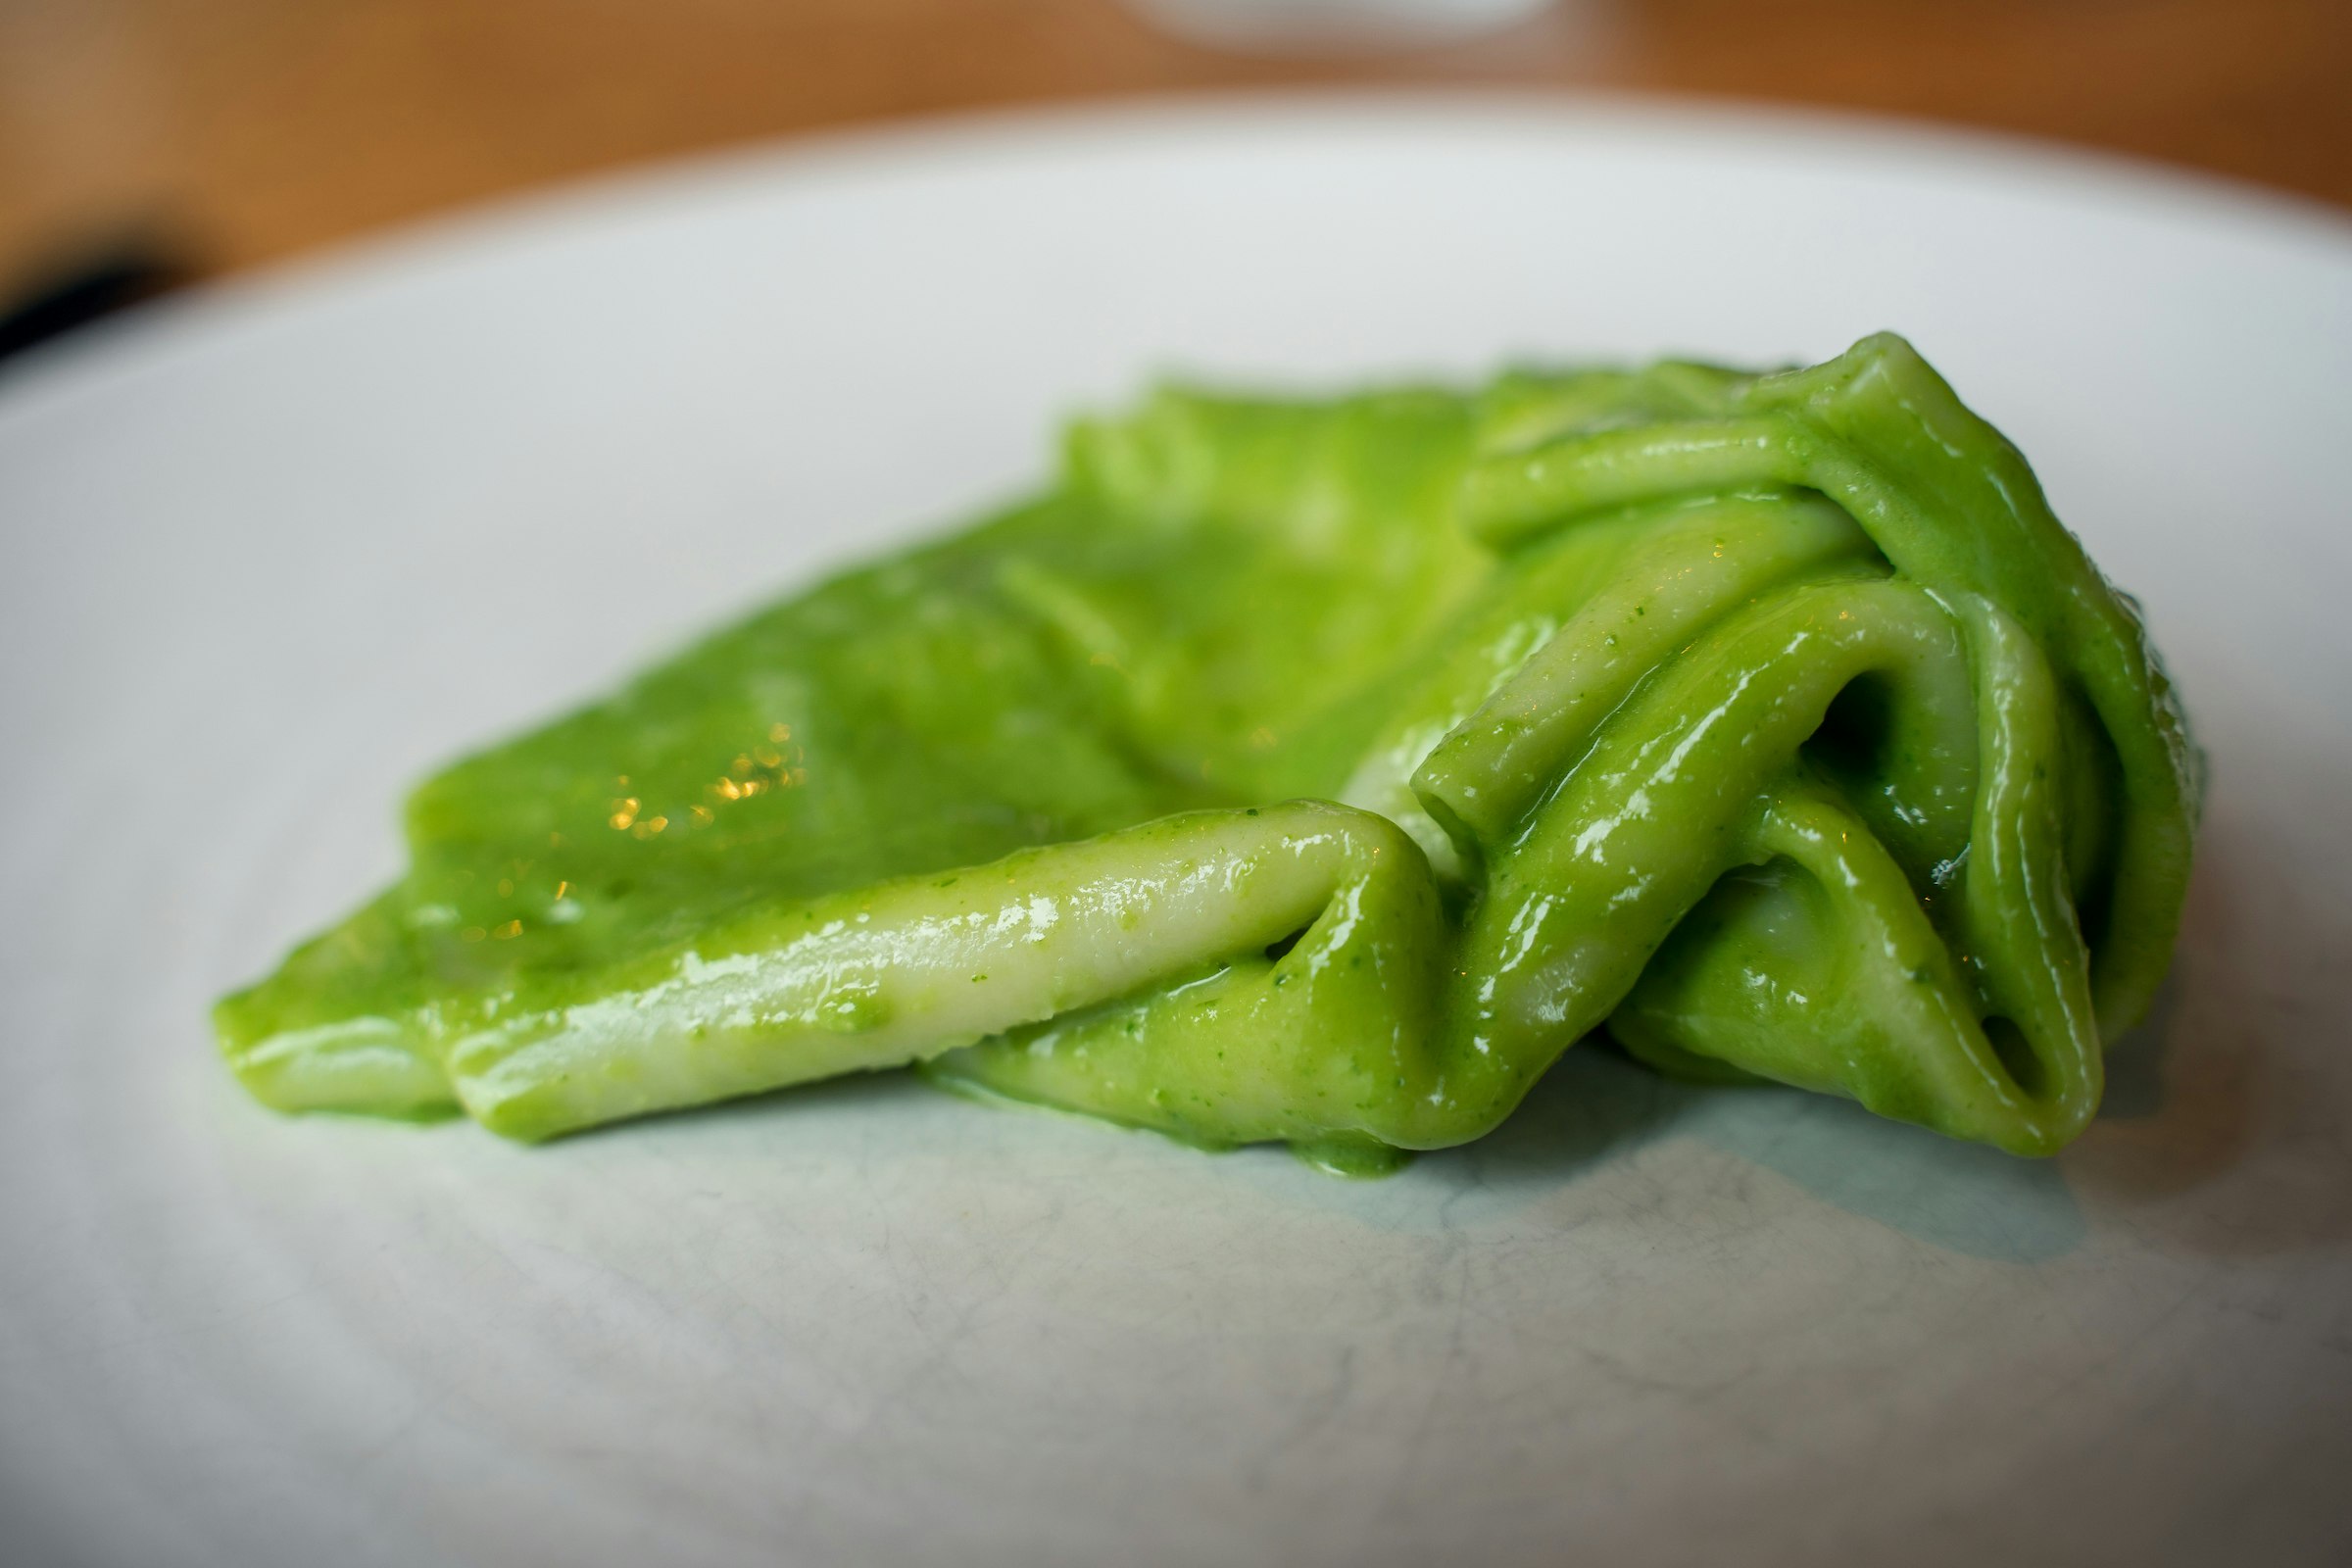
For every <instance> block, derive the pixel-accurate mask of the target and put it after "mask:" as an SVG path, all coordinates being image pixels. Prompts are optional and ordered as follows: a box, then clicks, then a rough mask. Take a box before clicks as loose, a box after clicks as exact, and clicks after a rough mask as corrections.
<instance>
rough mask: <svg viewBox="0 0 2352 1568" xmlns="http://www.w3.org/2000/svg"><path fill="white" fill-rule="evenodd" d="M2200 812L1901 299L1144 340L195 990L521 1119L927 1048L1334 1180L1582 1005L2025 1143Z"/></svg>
mask: <svg viewBox="0 0 2352 1568" xmlns="http://www.w3.org/2000/svg"><path fill="white" fill-rule="evenodd" d="M2196 815H2197V758H2196V754H2195V752H2194V749H2193V747H2192V746H2191V744H2190V741H2189V739H2188V734H2187V730H2186V727H2185V724H2184V722H2183V719H2182V716H2181V713H2180V708H2179V706H2178V703H2177V701H2176V699H2175V697H2174V695H2173V692H2172V689H2171V687H2170V685H2169V683H2168V682H2167V680H2166V678H2165V675H2164V673H2163V670H2162V667H2161V665H2160V664H2159V663H2158V662H2157V659H2156V656H2155V654H2154V652H2153V650H2152V649H2151V648H2150V647H2149V645H2148V642H2147V639H2146V637H2145V635H2144V634H2143V631H2142V629H2141V626H2140V623H2139V620H2138V617H2137V615H2136V613H2135V612H2134V609H2133V607H2132V606H2131V602H2130V601H2129V600H2128V599H2125V598H2124V597H2123V596H2121V595H2119V594H2118V593H2116V592H2115V591H2114V590H2113V589H2111V588H2110V587H2109V586H2108V585H2107V583H2106V582H2105V580H2104V579H2103V578H2101V576H2100V575H2099V573H2098V571H2097V569H2096V568H2095V567H2093V566H2092V565H2091V564H2090V563H2089V562H2088V560H2087V559H2086V558H2085V557H2084V555H2083V553H2082V548H2081V547H2080V545H2078V544H2077V542H2076V541H2075V539H2074V537H2073V536H2072V535H2071V534H2069V533H2067V532H2066V530H2065V529H2064V528H2063V527H2061V526H2060V524H2059V523H2058V521H2057V519H2056V518H2055V517H2054V516H2052V515H2051V514H2050V512H2049V509H2048V507H2047V505H2046V504H2045V502H2044V501H2043V499H2042V495H2041V491H2040V488H2039V486H2038V485H2037V484H2036V483H2035V481H2034V475H2033V473H2032V471H2031V470H2030V469H2029V468H2028V467H2027V466H2026V464H2025V461H2024V460H2023V459H2022V458H2021V457H2020V456H2019V455H2018V453H2017V452H2016V450H2015V449H2014V448H2012V447H2011V446H2010V445H2009V444H2008V443H2007V442H2006V441H2004V440H2003V439H2002V438H2001V437H2000V435H1999V434H1998V433H1997V432H1995V431H1994V430H1993V429H1992V428H1991V427H1990V426H1988V425H1986V424H1985V422H1984V421H1983V420H1981V419H1979V418H1978V417H1976V416H1975V415H1973V414H1971V413H1970V412H1969V411H1968V410H1967V409H1966V408H1964V407H1963V406H1962V405H1961V404H1960V402H1959V401H1958V400H1957V398H1956V397H1955V396H1954V395H1953V393H1952V392H1951V390H1950V388H1949V387H1947V386H1946V385H1945V384H1944V382H1943V381H1942V380H1941V379H1940V378H1939V377H1938V376H1937V375H1936V372H1935V371H1934V370H1933V369H1931V368H1929V367H1928V366H1927V364H1926V363H1925V362H1924V361H1922V360H1921V359H1920V358H1919V357H1918V355H1917V354H1916V353H1914V352H1913V351H1912V349H1911V348H1910V346H1909V345H1908V344H1906V343H1904V342H1903V341H1902V340H1901V339H1899V338H1896V337H1891V336H1880V337H1875V338H1871V339H1867V340H1865V341H1864V342H1862V343H1859V344H1857V345H1856V346H1855V347H1854V348H1853V349H1852V350H1850V351H1849V352H1848V353H1846V354H1845V355H1843V356H1842V357H1840V358H1838V359H1837V360H1835V361H1832V362H1830V363H1829V364H1826V365H1822V366H1817V367H1814V368H1807V369H1800V370H1792V371H1786V372H1780V373H1773V374H1763V375H1755V374H1748V373H1742V372H1737V371H1732V370H1726V369H1719V368H1711V367H1705V366H1698V365H1691V364H1680V363H1670V364H1662V365H1658V366H1654V367H1652V368H1647V369H1643V370H1639V371H1624V370H1615V369H1587V370H1571V371H1562V372H1543V373H1513V374H1509V375H1506V376H1504V377H1502V378H1501V379H1499V380H1497V381H1496V382H1495V383H1493V384H1491V385H1489V386H1487V387H1485V388H1482V389H1477V390H1474V391H1469V392H1462V391H1454V390H1446V389H1442V388H1431V387H1407V388H1400V389H1386V390H1379V391H1373V392H1368V393H1364V394H1360V395H1355V396H1349V397H1345V398H1340V399H1336V400H1329V401H1299V400H1287V401H1286V400H1278V399H1262V398H1245V397H1235V396H1225V395H1217V394H1211V393H1205V392H1199V391H1190V390H1171V391H1163V392H1161V393H1159V394H1157V395H1156V396H1154V397H1153V398H1152V399H1151V400H1149V401H1148V402H1147V403H1146V404H1145V405H1144V406H1143V407H1142V408H1141V409H1139V410H1137V411H1136V412H1134V413H1133V414H1131V415H1129V416H1127V417H1121V418H1114V419H1108V420H1103V421H1099V422H1086V423H1081V424H1079V425H1078V426H1076V427H1075V428H1074V429H1073V430H1072V431H1071V432H1070V433H1069V436H1068V440H1067V444H1066V452H1065V459H1064V462H1063V465H1062V471H1061V474H1060V477H1059V479H1058V481H1057V482H1056V484H1055V485H1054V487H1053V488H1052V489H1051V490H1049V491H1048V492H1046V493H1045V494H1043V495H1041V496H1039V497H1037V498H1036V499H1034V500H1031V501H1029V502H1026V503H1024V504H1022V505H1019V506H1017V507H1014V508H1012V509H1010V510H1008V511H1006V512H1005V513H1003V514H1001V515H997V516H994V517H992V518H990V519H988V520H986V521H984V522H982V523H981V524H979V525H978V526H976V527H974V528H973V529H971V530H970V531H968V532H966V533H963V534H961V535H959V536H956V537H952V538H949V539H946V540H944V541H942V542H939V543H936V544H933V545H930V546H928V547H925V548H923V549H920V550H917V551H915V552H913V553H910V554H908V555H906V556H904V557H901V558H899V559H896V560H892V561H886V562H883V563H881V564H876V565H873V566H870V567H867V568H865V569H863V570H860V571H857V572H853V573H851V574H849V575H846V576H843V577H840V578H838V579H836V580H834V581H832V582H829V583H827V584H825V585H823V586H821V587H819V588H817V589H815V590H814V591H812V592H809V593H808V594H806V595H803V596H801V597H799V598H795V599H791V600H787V601H785V602H783V603H780V604H778V605H776V606H774V607H772V608H770V609H768V610H766V611H764V612H762V613H759V614H757V615H755V616H754V617H752V618H751V619H749V620H747V621H745V622H743V623H742V624H740V625H737V626H735V627H733V628H731V629H729V630H726V631H724V632H721V633H719V634H718V635H717V636H715V637H714V638H712V639H711V640H710V641H708V642H706V643H704V644H703V645H702V646H700V647H698V648H695V649H693V650H691V651H689V652H687V653H686V654H684V655H682V656H681V657H679V658H676V659H674V660H672V661H670V662H667V663H664V664H662V665H661V666H660V667H658V668H656V669H654V670H652V671H650V672H649V673H647V674H645V675H644V676H642V677H640V678H639V679H638V680H637V681H636V682H634V683H633V684H631V685H630V686H628V687H627V688H626V689H625V690H623V691H621V692H620V693H618V694H617V695H615V696H613V697H612V698H611V699H609V700H607V701H605V702H602V703H599V704H597V705H595V706H593V707H590V708H587V709H584V710H582V711H578V712H576V713H574V714H572V715H570V716H569V717H566V718H564V719H562V720H560V721H558V722H556V723H554V724H552V725H550V726H548V727H547V728H545V729H542V730H540V731H538V732H536V733H534V734H530V735H527V736H524V737H522V738H520V739H517V740H515V741H513V742H510V743H508V744H506V745H504V746H500V747H497V748H495V749H493V750H490V751H487V752H484V753H482V754H480V755H478V756H475V757H472V758H470V759H467V760H464V761H462V762H460V763H458V764H457V765H456V766H454V767H452V768H450V769H448V770H447V771H445V772H443V773H442V774H440V775H439V776H437V777H435V778H432V779H430V780H428V781H427V782H426V783H425V784H424V785H423V786H422V787H421V788H420V789H418V790H417V793H416V795H415V796H414V797H413V798H412V799H411V801H410V803H409V807H408V812H407V822H406V826H407V836H408V842H409V849H410V857H411V866H410V870H409V872H408V874H407V875H406V876H405V877H404V878H403V880H402V881H401V882H400V883H399V884H398V885H397V886H395V887H393V888H392V889H390V890H389V891H387V892H386V893H384V894H382V895H381V896H380V897H378V898H377V899H375V900H374V901H373V902H372V903H370V904H368V906H366V907H364V908H362V909H361V910H360V911H359V912H358V913H356V914H354V915H353V916H352V917H351V918H350V919H348V920H346V921H345V922H344V923H343V924H341V925H339V926H337V927H335V928H334V929H332V930H330V931H328V932H326V933H324V934H323V935H321V936H319V937H318V938H317V939H315V940H314V941H312V942H311V943H309V944H308V945H306V946H305V947H303V948H301V949H299V950H297V951H296V952H295V953H294V954H293V955H292V956H289V957H288V958H287V960H286V961H285V963H284V964H283V965H282V966H281V967H280V968H279V970H278V971H277V972H276V973H275V974H273V975H271V976H270V977H269V978H268V979H266V980H264V981H263V982H261V983H260V984H259V985H257V986H255V987H253V988H252V989H250V990H247V991H244V992H241V993H238V994H237V995H234V996H231V997H229V998H227V999H226V1000H224V1001H223V1002H222V1003H221V1005H220V1006H219V1008H218V1009H217V1013H216V1021H217V1025H218V1029H219V1033H220V1036H221V1042H222V1046H223V1048H224V1050H225V1052H226V1054H227V1057H228V1060H229V1063H230V1065H231V1066H232V1067H233V1068H234V1070H235V1071H236V1073H237V1074H238V1076H239V1078H240V1079H241V1080H242V1081H243V1082H244V1083H245V1085H246V1086H247V1087H248V1088H249V1089H250V1090H251V1091H252V1092H253V1093H254V1094H255V1095H256V1096H257V1097H259V1098H260V1099H261V1100H263V1101H264V1102H266V1103H270V1104H271V1105H275V1106H279V1107H281V1108H285V1109H333V1110H345V1111H362V1112H372V1113H377V1114H389V1115H427V1114H435V1113H440V1112H445V1111H448V1110H451V1109H453V1108H462V1109H463V1110H465V1111H466V1113H468V1114H470V1115H471V1116H473V1117H474V1118H475V1119H476V1120H478V1121H480V1122H481V1123H483V1124H484V1125H485V1126H487V1127H490V1128H492V1129H494V1130H495V1131H497V1132H500V1133H504V1134H507V1135H509V1136H512V1137H515V1138H522V1139H543V1138H548V1137H551V1136H555V1135H558V1134H561V1133H564V1132H568V1131H572V1130H574V1129H578V1128H583V1127H588V1126H593V1125H596V1124H598V1123H602V1122H608V1121H613V1120H615V1119H617V1118H621V1117H628V1116H636V1115H641V1114H645V1113H648V1112H652V1111H659V1110H663V1109H668V1108H672V1107H677V1106H683V1105H691V1104H698V1103H706V1102H710V1101H714V1100H719V1099H723V1098H727V1097H731V1096H740V1095H748V1094H755V1093H760V1092H762V1091H767V1090H773V1089H778V1088H782V1087H785V1086H788V1085H792V1084H799V1083H806V1082H809V1081H812V1080H815V1079H820V1078H826V1077H831V1076H833V1075H836V1074H840V1073H846V1072H852V1071H860V1070H872V1069H881V1068H894V1067H902V1066H907V1065H909V1064H919V1065H920V1066H921V1067H922V1069H923V1070H924V1071H925V1072H926V1073H927V1074H928V1075H929V1076H931V1077H932V1078H933V1079H935V1080H936V1081H939V1082H941V1083H943V1084H946V1085H948V1086H951V1087H955V1088H958V1089H962V1090H966V1091H969V1092H973V1093H976V1094H982V1095H988V1096H996V1097H1005V1098H1011V1099H1016V1100H1021V1101H1027V1102H1034V1103H1044V1104H1050V1105H1055V1106H1061V1107H1064V1108H1067V1109H1072V1110H1077V1111H1082V1112H1086V1113H1088V1114H1091V1115H1095V1116H1099V1117H1103V1118H1105V1119H1107V1120H1111V1121H1115V1122H1120V1123H1124V1124H1127V1125H1131V1126H1139V1127H1149V1128H1154V1129H1157V1130H1159V1131H1161V1132H1164V1133H1167V1134H1170V1135H1173V1136H1175V1137H1178V1138H1181V1139H1185V1140H1188V1141H1191V1142H1195V1143H1199V1144H1202V1145H1209V1146H1217V1147H1223V1146H1231V1145H1237V1144H1245V1143H1253V1142H1260V1141H1267V1140H1282V1141H1287V1142H1289V1143H1291V1144H1293V1145H1294V1146H1296V1147H1297V1148H1299V1150H1300V1152H1302V1153H1305V1154H1307V1155H1308V1156H1309V1157H1311V1158H1314V1159H1316V1160H1317V1161H1319V1162H1321V1163H1324V1164H1326V1165H1328V1166H1331V1167H1332V1168H1335V1169H1346V1170H1355V1171H1368V1170H1376V1169H1381V1168H1386V1167H1387V1166H1388V1165H1390V1164H1393V1163H1394V1162H1395V1161H1396V1160H1397V1158H1399V1157H1400V1153H1399V1152H1402V1151H1410V1150H1421V1149H1437V1148H1443V1147H1446V1146H1449V1145H1454V1144H1460V1143H1464V1142H1466V1141H1468V1140H1471V1139H1474V1138H1477V1137H1479V1136H1481V1135H1482V1134H1484V1133H1486V1132H1488V1131H1490V1130H1491V1129H1493V1128H1494V1127H1495V1125H1496V1124H1497V1123H1499V1122H1500V1121H1501V1120H1502V1119H1503V1118H1504V1117H1505V1116H1507V1115H1509V1114H1510V1112H1511V1110H1512V1109H1513V1108H1514V1107H1515V1106H1516V1105H1517V1104H1518V1103H1519V1102H1520V1100H1521V1099H1522V1098H1523V1097H1524V1096H1525V1095H1526V1093H1527V1091H1528V1089H1529V1087H1530V1086H1531V1085H1532V1084H1533V1083H1534V1082H1535V1081H1536V1080H1537V1079H1538V1078H1539V1077H1541V1076H1542V1075H1543V1073H1544V1071H1545V1069H1546V1068H1548V1067H1549V1066H1550V1065H1551V1063H1552V1062H1553V1061H1554V1060H1556V1059H1557V1058H1558V1056H1559V1054H1560V1053H1561V1052H1562V1051H1564V1050H1566V1049H1567V1048H1568V1047H1569V1046H1571V1045H1573V1044H1574V1043H1576V1042H1577V1041H1578V1040H1579V1039H1580V1038H1582V1037H1584V1036H1586V1035H1588V1034H1591V1033H1593V1031H1595V1030H1600V1029H1603V1028H1605V1029H1606V1031H1607V1032H1608V1033H1609V1034H1610V1035H1611V1036H1613V1037H1614V1038H1615V1039H1616V1040H1617V1041H1618V1042H1619V1043H1620V1044H1621V1045H1622V1046H1623V1047H1624V1048H1625V1049H1626V1050H1627V1051H1629V1052H1630V1053H1632V1054H1634V1055H1636V1056H1637V1057H1639V1058H1641V1059H1642V1060H1643V1061H1646V1062H1648V1063H1650V1064H1652V1065H1654V1066H1656V1067H1658V1068H1660V1069H1661V1070H1664V1071H1668V1072H1673V1073H1678V1074H1684V1075H1692V1076H1698V1077H1703V1078H1710V1079H1715V1080H1719V1081H1752V1080H1754V1079H1771V1080H1776V1081H1779V1082H1782V1083H1787V1084H1794V1085H1798V1086H1801V1087H1804V1088H1807V1089H1814V1090H1820V1091H1824V1092H1828V1093H1834V1094H1841V1095H1846V1096H1850V1097H1851V1098H1853V1099H1854V1100H1857V1101H1859V1102H1860V1103H1862V1104H1864V1105H1866V1106H1868V1107H1869V1108H1870V1109H1872V1110H1874V1111H1877V1112H1879V1113H1881V1114H1883V1115H1887V1116H1893V1117H1899V1118H1902V1119H1904V1120H1908V1121H1913V1122H1918V1123H1921V1124H1923V1125H1926V1126H1928V1127H1932V1128H1935V1129H1936V1130H1938V1131H1940V1132H1943V1133H1946V1134H1949V1135H1951V1136H1953V1137H1957V1138H1965V1139H1973V1140H1976V1141H1979V1142H1983V1143H1986V1144H1990V1145H1993V1146H1995V1147H1997V1148H2000V1149H2004V1150H2008V1151H2011V1152H2016V1153H2020V1154H2042V1153H2048V1152H2052V1151H2054V1150H2056V1149H2058V1148H2060V1147H2062V1146H2063V1145H2065V1144H2066V1143H2067V1142H2068V1141H2069V1140H2071V1139H2072V1138H2074V1137H2075V1136H2076V1135H2077V1134H2078V1133H2080V1132H2081V1131H2082V1127H2083V1125H2084V1123H2085V1122H2086V1121H2087V1120H2088V1118H2089V1117H2090V1115H2091V1114H2092V1112H2093V1111H2094V1110H2095V1109H2096V1107H2097V1104H2098V1100H2099V1094H2100V1085H2101V1053H2102V1048H2103V1043H2104V1042H2105V1041H2107V1040H2110V1039H2112V1038H2113V1037H2114V1036H2115V1034H2116V1033H2117V1032H2118V1031H2120V1030H2122V1029H2125V1028H2128V1027H2130V1026H2131V1024H2132V1023H2133V1022H2135V1021H2136V1020H2137V1019H2138V1018H2139V1017H2140V1015H2141V1014H2142V1013H2143V1012H2144V1010H2145V1009H2146V1007H2147V1005H2148V1003H2149V1000H2150V997H2151V995H2152V993H2153V992H2154V990H2155V987H2156V986H2157V984H2158V982H2159V981H2160V980H2161V978H2162V976H2163V973H2164V970H2165V966H2166V964H2167V962H2168V961H2169V958H2170V954H2171V949H2172V945H2173V939H2174V934H2175V930H2176V927H2177V924H2178V921H2179V918H2180V904H2181V898H2182V893H2183V889H2184V885H2185V882H2186V878H2187V873H2188V866H2189V856H2190V848H2191V840H2192V837H2193V833H2194V827H2195V820H2196Z"/></svg>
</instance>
